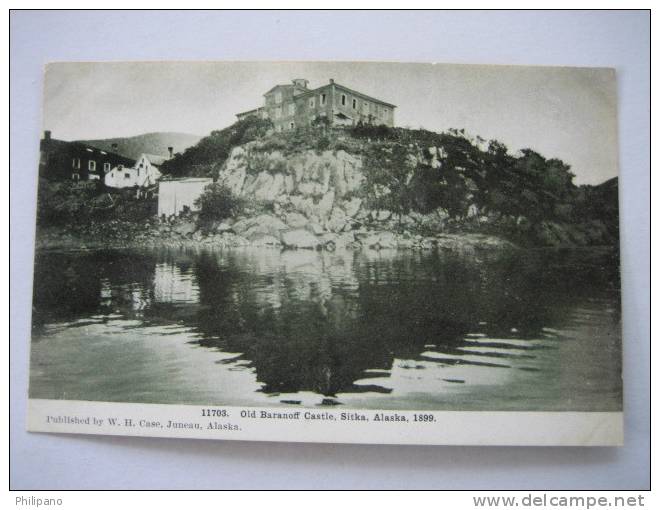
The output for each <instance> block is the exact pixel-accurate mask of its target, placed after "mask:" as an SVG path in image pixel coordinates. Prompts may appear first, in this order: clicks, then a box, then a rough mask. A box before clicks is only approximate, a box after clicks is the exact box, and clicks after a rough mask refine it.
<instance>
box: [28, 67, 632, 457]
mask: <svg viewBox="0 0 660 510" xmlns="http://www.w3.org/2000/svg"><path fill="white" fill-rule="evenodd" d="M35 145H36V140H35ZM39 147H40V161H39V168H38V173H39V189H38V199H37V202H38V205H37V207H38V212H37V225H36V252H35V261H34V296H33V312H32V338H31V355H30V382H29V405H28V413H29V416H28V429H29V430H31V431H35V432H64V433H79V434H113V435H145V436H166V437H189V438H207V439H230V440H231V439H235V440H267V441H303V442H343V443H350V442H359V443H400V444H496V445H620V444H622V442H623V403H622V394H623V390H622V377H621V352H622V349H621V344H622V337H621V304H620V299H621V296H620V289H621V286H620V276H619V218H618V165H617V158H618V149H617V99H616V76H615V71H614V70H613V69H598V68H562V67H523V66H480V65H441V64H404V63H375V62H364V63H359V62H355V63H342V62H270V63H269V62H231V63H230V62H125V63H121V62H113V63H111V62H106V63H81V62H76V63H73V62H71V63H67V62H63V63H53V64H49V65H48V66H47V67H46V70H45V82H44V110H43V134H42V138H41V141H40V146H39ZM36 171H37V169H35V172H36ZM25 341H28V339H25Z"/></svg>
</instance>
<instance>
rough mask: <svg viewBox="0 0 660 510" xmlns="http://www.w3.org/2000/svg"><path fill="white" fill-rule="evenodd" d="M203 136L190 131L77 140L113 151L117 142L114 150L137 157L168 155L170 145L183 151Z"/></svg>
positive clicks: (130, 156)
mask: <svg viewBox="0 0 660 510" xmlns="http://www.w3.org/2000/svg"><path fill="white" fill-rule="evenodd" d="M201 138H202V137H201V136H197V135H191V134H189V133H145V134H143V135H137V136H129V137H123V138H106V139H100V140H77V141H79V142H82V143H85V144H87V145H91V146H92V147H96V148H97V149H101V150H106V151H112V150H113V149H112V144H115V143H116V144H117V149H116V150H115V151H114V152H117V153H119V154H121V155H123V156H126V157H128V158H131V159H137V158H138V157H140V154H142V153H147V154H155V155H158V156H168V152H167V148H168V147H174V153H177V152H183V151H185V150H186V149H187V148H188V147H192V146H193V145H196V144H197V142H199V140H200V139H201Z"/></svg>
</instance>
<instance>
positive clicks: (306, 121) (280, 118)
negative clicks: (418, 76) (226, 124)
mask: <svg viewBox="0 0 660 510" xmlns="http://www.w3.org/2000/svg"><path fill="white" fill-rule="evenodd" d="M308 83H309V82H308V81H307V80H304V79H296V80H293V81H292V83H291V84H289V85H276V86H275V87H273V88H272V89H270V90H269V91H268V92H266V93H265V94H264V98H265V100H264V106H262V107H260V108H256V109H254V110H249V111H247V112H242V113H239V114H237V115H236V117H238V119H239V120H241V119H244V118H247V117H251V116H258V117H261V118H264V119H270V120H271V121H272V122H273V125H274V126H275V129H276V130H277V131H283V130H286V129H294V128H296V127H299V126H309V125H311V124H312V122H313V121H314V120H316V119H322V118H325V119H327V121H328V123H329V124H330V125H340V126H341V125H349V126H350V125H355V124H357V123H358V122H360V121H361V122H363V123H366V124H384V125H386V126H390V127H391V126H393V125H394V109H395V108H396V106H394V105H393V104H390V103H386V102H385V101H381V100H380V99H376V98H374V97H371V96H367V95H366V94H363V93H362V92H357V91H355V90H352V89H349V88H348V87H344V86H343V85H339V84H338V83H335V81H334V80H332V79H331V80H330V83H328V84H327V85H323V86H321V87H318V88H316V89H308V88H307V84H308Z"/></svg>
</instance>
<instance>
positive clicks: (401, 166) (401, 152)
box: [364, 143, 416, 222]
mask: <svg viewBox="0 0 660 510" xmlns="http://www.w3.org/2000/svg"><path fill="white" fill-rule="evenodd" d="M415 167H416V161H415V160H414V158H411V155H410V153H409V152H408V147H407V146H405V145H402V144H399V143H395V144H387V145H385V144H377V145H374V146H373V147H371V148H370V149H369V151H368V153H367V155H366V158H365V164H364V170H365V177H366V182H365V184H366V195H367V201H368V203H369V205H370V206H371V207H373V208H375V209H388V210H390V211H392V212H393V213H394V214H397V215H398V216H399V222H401V217H402V216H403V215H404V214H408V213H409V212H410V210H411V209H412V207H413V201H414V196H413V189H412V187H411V186H410V184H411V181H412V178H413V176H414V173H415Z"/></svg>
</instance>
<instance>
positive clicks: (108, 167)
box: [103, 163, 110, 173]
mask: <svg viewBox="0 0 660 510" xmlns="http://www.w3.org/2000/svg"><path fill="white" fill-rule="evenodd" d="M103 171H104V172H105V173H107V172H109V171H110V163H103Z"/></svg>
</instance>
